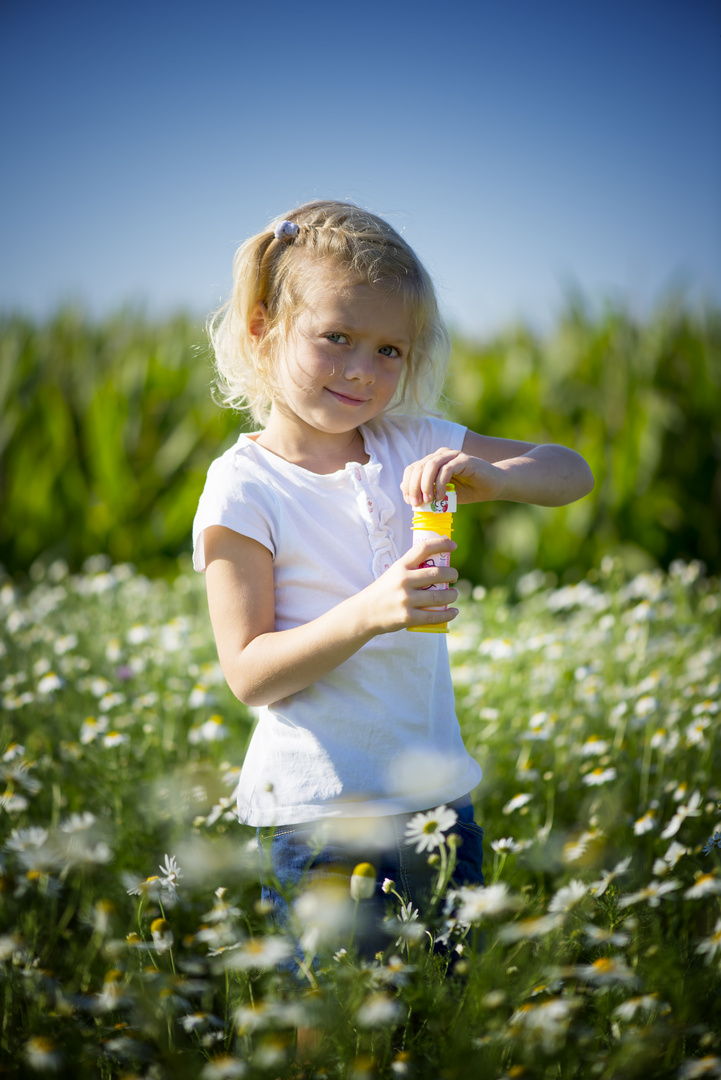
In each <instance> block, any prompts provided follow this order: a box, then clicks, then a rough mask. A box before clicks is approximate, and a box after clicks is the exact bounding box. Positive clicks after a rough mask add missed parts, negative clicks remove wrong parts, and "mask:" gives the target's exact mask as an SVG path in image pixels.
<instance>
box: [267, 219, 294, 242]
mask: <svg viewBox="0 0 721 1080" xmlns="http://www.w3.org/2000/svg"><path fill="white" fill-rule="evenodd" d="M299 228H300V226H299V225H297V224H296V222H295V221H279V222H278V224H277V225H276V227H275V228H274V229H273V236H274V237H275V238H276V240H294V239H295V237H296V236H297V235H298V229H299Z"/></svg>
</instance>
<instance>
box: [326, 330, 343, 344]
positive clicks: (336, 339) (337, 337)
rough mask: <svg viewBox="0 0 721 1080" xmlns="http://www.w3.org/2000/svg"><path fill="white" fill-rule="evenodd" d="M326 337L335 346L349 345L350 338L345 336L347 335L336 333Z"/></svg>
mask: <svg viewBox="0 0 721 1080" xmlns="http://www.w3.org/2000/svg"><path fill="white" fill-rule="evenodd" d="M325 336H326V337H327V339H328V341H332V342H333V344H334V345H347V344H348V338H347V337H346V336H345V334H340V333H336V332H334V333H332V334H326V335H325Z"/></svg>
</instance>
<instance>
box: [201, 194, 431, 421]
mask: <svg viewBox="0 0 721 1080" xmlns="http://www.w3.org/2000/svg"><path fill="white" fill-rule="evenodd" d="M283 220H287V221H292V222H294V223H295V224H296V225H297V226H298V230H297V232H296V233H295V235H294V236H291V237H289V238H285V239H276V237H275V234H274V225H273V224H271V225H270V226H269V227H268V228H267V229H266V230H264V231H263V232H261V233H258V234H257V235H256V236H252V237H251V238H250V239H249V240H246V241H245V243H244V244H242V245H241V246H240V247H239V248H238V250H237V252H236V254H235V258H234V260H233V291H232V293H231V296H230V299H229V300H228V301H227V302H226V303H225V304H223V306H222V307H221V308H219V309H218V310H217V311H216V312H215V313H214V314H213V315H212V316H211V318H210V319H209V321H208V333H209V335H210V340H211V342H212V345H213V349H214V351H215V363H216V369H217V380H216V385H217V390H218V394H219V397H220V400H221V402H222V404H224V405H227V406H228V407H230V408H235V409H248V411H249V412H250V413H251V415H252V416H253V418H254V419H255V420H256V421H257V422H258V423H259V424H263V423H264V422H265V421H266V419H267V417H268V413H269V411H270V407H271V404H272V402H273V398H274V394H275V393H277V383H276V381H275V379H274V376H275V369H276V363H277V358H278V355H279V351H280V348H281V347H282V344H283V342H284V341H285V339H286V337H287V335H288V333H289V332H290V330H291V326H292V322H293V319H294V318H295V317H296V316H297V315H298V314H299V312H300V311H301V310H302V308H303V305H304V302H305V300H306V298H307V296H308V293H309V290H311V289H312V286H313V279H314V276H315V270H316V266H315V260H316V259H320V260H325V261H326V263H327V262H328V261H330V262H331V263H333V264H335V265H338V266H340V267H341V268H343V269H345V270H346V271H347V272H348V275H349V277H350V278H354V279H357V280H359V281H362V282H364V283H367V284H369V285H371V286H372V287H373V288H377V289H379V290H380V291H382V292H384V293H393V294H399V295H401V296H402V297H403V299H404V302H405V304H406V305H407V310H408V312H409V315H410V318H411V326H412V342H411V347H410V350H409V352H408V356H407V359H406V363H405V365H404V369H403V374H402V375H401V379H400V381H399V385H398V389H397V390H396V393H395V395H394V397H393V400H392V401H391V403H390V405H389V406H388V410H386V411H390V410H393V411H395V412H401V413H431V412H434V411H435V410H436V408H437V404H438V400H439V398H440V396H441V391H442V389H443V383H444V381H445V376H446V371H447V368H448V357H449V352H450V346H449V338H448V332H447V331H446V328H445V326H444V324H443V321H442V319H441V316H440V313H439V310H438V302H437V300H436V294H435V290H434V288H433V283H432V282H431V279H430V277H429V275H428V273H427V272H426V270H425V269H424V268H423V266H422V265H421V263H420V262H419V260H418V259H417V257H416V255H415V254H414V252H413V251H412V249H411V248H410V247H409V246H408V244H407V243H406V242H405V240H403V239H402V237H401V236H399V234H398V233H397V232H396V231H395V229H393V228H392V227H391V226H390V225H389V224H388V223H387V222H385V221H383V220H382V218H379V217H376V215H375V214H371V213H369V212H368V211H367V210H361V209H360V208H359V207H357V206H354V205H352V204H351V203H343V202H333V201H328V202H311V203H306V204H305V205H304V206H300V207H298V208H297V209H296V210H292V211H291V212H290V213H289V214H287V215H286V218H285V219H283ZM259 302H261V303H263V304H264V305H265V307H266V309H267V312H266V319H265V326H264V332H263V335H262V341H260V342H259V341H258V340H257V339H255V338H254V337H253V335H252V334H251V321H252V320H253V316H254V313H255V312H256V310H257V305H258V303H259Z"/></svg>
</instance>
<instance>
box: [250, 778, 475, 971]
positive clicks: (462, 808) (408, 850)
mask: <svg viewBox="0 0 721 1080" xmlns="http://www.w3.org/2000/svg"><path fill="white" fill-rule="evenodd" d="M449 805H450V806H451V807H452V808H453V809H454V810H455V811H456V813H457V815H458V820H457V821H456V823H455V824H454V826H453V827H452V828H451V829H450V830H449V832H448V833H447V834H446V835H449V834H450V833H455V834H456V835H457V836H458V837H460V840H461V843H460V844H459V846H458V848H457V858H456V866H455V870H454V872H453V878H452V884H454V885H456V886H460V885H482V884H483V870H482V864H483V829H482V828H481V827H480V826H479V825H477V824H476V822H475V819H474V816H473V806H472V804H471V801H470V798H468V797H467V796H466V797H465V798H463V799H459V800H457V801H456V802H455V803H450V804H449ZM413 817H415V812H414V813H410V814H398V815H395V816H392V817H381V818H364V819H357V820H356V819H354V820H348V819H328V818H324V819H322V820H321V821H313V822H303V823H301V824H297V825H279V826H277V827H276V828H275V829H258V842H259V845H260V848H261V852H262V853H263V857H264V870H263V871H262V872H261V884H262V898H263V900H264V901H266V902H268V903H270V904H271V905H272V918H273V921H274V922H275V923H276V925H277V926H278V927H279V929H283V930H286V929H287V928H288V926H289V924H290V921H291V911H290V907H289V899H291V900H292V898H293V897H294V896H296V895H297V893H298V891H299V890H306V889H312V888H313V887H314V886H318V885H323V886H334V885H335V886H336V887H337V888H338V891H339V892H343V890H344V894H345V896H347V895H348V887H349V879H350V874H351V873H352V870H353V868H354V866H355V865H356V864H357V863H359V862H369V863H371V865H372V866H373V867H374V869H375V872H376V880H375V888H374V892H373V895H372V896H371V897H369V898H368V899H364V900H361V901H360V902H359V904H358V909H357V912H356V915H355V916H354V932H353V941H354V944H355V946H356V947H357V948H358V951H359V954H360V955H361V956H362V957H364V958H367V959H368V958H372V957H373V956H374V955H375V953H376V952H379V951H383V950H385V948H386V947H387V946H388V944H389V943H390V941H391V938H392V936H393V933H394V931H392V930H391V931H389V929H388V928H387V927H386V926H385V925H384V916H385V915H386V914H387V913H388V909H389V908H391V909H397V907H398V904H397V901H396V902H395V904H394V905H391V904H389V900H393V899H394V898H391V897H388V896H387V895H386V894H385V893H384V892H383V882H384V881H385V880H386V879H390V880H391V881H392V882H393V883H394V887H395V889H396V891H397V892H398V893H400V895H401V896H402V897H403V898H404V900H405V901H406V902H410V904H411V905H412V908H414V909H415V908H417V909H418V912H419V914H420V917H421V918H423V913H424V910H425V909H426V907H427V904H428V901H429V899H430V896H431V890H432V886H433V884H434V881H435V880H436V876H437V869H433V868H431V867H429V865H428V856H429V854H431V853H430V852H428V851H424V852H422V853H419V852H417V851H416V850H415V846H414V844H413V843H410V842H409V841H407V840H406V838H405V828H406V825H407V823H408V822H409V821H410V820H411V819H412V818H413ZM395 933H397V928H396V930H395Z"/></svg>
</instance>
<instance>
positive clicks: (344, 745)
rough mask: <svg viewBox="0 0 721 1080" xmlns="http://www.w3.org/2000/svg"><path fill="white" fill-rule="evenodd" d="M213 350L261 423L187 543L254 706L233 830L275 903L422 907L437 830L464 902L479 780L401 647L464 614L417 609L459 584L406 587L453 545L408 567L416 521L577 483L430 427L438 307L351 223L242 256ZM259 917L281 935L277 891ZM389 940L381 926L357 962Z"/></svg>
mask: <svg viewBox="0 0 721 1080" xmlns="http://www.w3.org/2000/svg"><path fill="white" fill-rule="evenodd" d="M211 337H212V341H213V345H214V348H215V355H216V361H217V367H218V373H219V386H220V388H221V391H222V394H223V398H224V401H225V403H226V404H227V405H230V406H235V407H247V408H249V409H250V411H251V413H252V415H253V417H254V419H255V420H256V421H257V423H258V430H257V431H256V432H255V433H254V434H250V435H241V436H240V437H239V439H238V441H237V443H236V444H235V446H233V447H232V448H231V449H230V450H228V451H227V452H226V453H225V454H223V455H222V457H220V458H218V459H217V460H216V461H215V462H213V464H212V465H211V467H210V470H209V472H208V478H207V483H206V486H205V490H204V492H203V495H202V497H201V500H200V505H199V507H198V512H197V516H196V519H195V524H194V530H193V534H194V544H195V553H194V564H195V567H196V569H198V570H204V571H205V572H206V577H207V589H208V601H209V605H210V614H211V620H212V624H213V630H214V633H215V639H216V643H217V647H218V654H219V657H220V662H221V665H222V668H223V671H224V673H225V676H226V678H227V680H228V683H229V685H230V687H231V689H232V690H233V692H234V694H235V695H236V696H237V697H238V698H239V699H240V700H241V701H243V702H245V703H246V704H247V705H250V706H256V707H260V715H259V720H258V724H257V727H256V729H255V732H254V734H253V737H252V740H251V743H250V747H249V749H248V754H247V757H246V760H245V763H244V766H243V769H242V773H241V780H240V785H239V789H238V812H239V816H240V819H241V821H244V822H246V823H247V824H249V825H255V826H258V827H259V828H260V829H261V833H263V830H266V829H267V830H269V834H268V835H269V837H270V840H269V842H270V844H271V849H272V863H273V869H274V873H275V875H276V876H277V879H278V880H279V881H280V883H281V885H282V886H283V893H285V891H286V889H287V888H288V887H289V886H291V885H292V884H293V883H294V882H298V881H299V880H300V879H301V878H303V880H304V882H305V883H306V884H307V883H308V881H310V880H312V877H313V875H314V874H318V875H322V876H323V877H324V878H325V879H327V877H328V875H329V874H330V875H333V874H345V875H346V881H347V874H348V868H352V866H353V864H354V862H356V861H358V860H359V858H363V859H364V860H367V861H368V862H370V863H372V864H373V866H374V867H375V869H376V872H377V883H376V897H377V898H378V901H380V899H382V896H381V889H382V883H383V881H384V879H386V878H391V879H393V881H395V883H396V886H397V888H399V890H402V891H403V892H404V893H405V894H406V896H407V897H408V898H409V899H410V900H411V901H412V902H413V903H418V902H419V901H421V900H422V895H423V891H424V889H425V888H427V887H428V885H429V881H430V873H431V871H430V870H429V868H428V865H427V853H424V852H418V851H417V850H416V848H418V847H419V846H420V847H423V845H419V844H418V843H417V840H418V835H417V834H418V833H419V830H420V831H421V832H422V831H423V830H424V829H425V832H426V834H431V833H432V832H433V830H434V829H443V830H444V831H445V832H446V833H447V831H448V830H449V829H450V830H451V831H455V832H456V833H457V835H458V837H459V838H460V843H459V841H456V842H457V843H459V847H458V863H457V866H456V871H455V875H454V880H455V881H456V883H457V884H470V883H481V882H482V880H483V879H482V874H481V859H482V851H481V836H482V831H481V829H480V828H479V827H478V826H477V825H476V824H475V822H474V820H473V809H472V804H471V799H470V792H471V790H472V789H473V788H474V787H475V786H476V784H477V783H478V781H479V780H480V778H481V769H480V767H479V765H478V764H477V762H476V761H475V760H474V759H473V758H472V757H471V756H470V755H469V754H468V753H467V751H466V750H465V748H464V746H463V741H462V738H461V734H460V730H459V725H458V721H457V719H456V715H455V710H454V698H453V688H452V685H451V678H450V672H449V664H448V653H447V648H446V640H445V637H444V636H443V634H441V633H408V632H407V630H408V628H409V627H412V626H418V625H433V624H438V623H442V622H446V621H448V620H450V619H454V618H455V617H456V615H457V614H458V611H457V609H455V608H450V609H448V610H437V609H433V608H432V607H429V594H428V592H427V591H426V590H427V589H428V587H429V586H430V585H439V584H442V585H446V586H448V591H447V592H445V593H444V599H446V600H447V601H449V602H451V603H452V602H453V601H454V600H455V599H456V598H457V595H458V594H457V592H456V590H455V589H454V588H453V583H454V582H455V580H456V578H457V574H456V571H455V570H453V569H452V568H443V567H438V566H433V565H427V566H423V567H421V564H424V563H427V562H429V560H432V559H433V557H434V556H436V555H438V554H439V553H440V552H442V551H449V550H450V551H452V550H453V549H454V548H455V544H454V543H453V542H452V541H451V540H447V539H444V540H435V541H432V542H430V541H427V542H425V543H423V545H422V546H418V547H413V548H412V547H411V541H412V536H411V521H412V516H413V508H414V507H415V506H417V505H418V504H420V503H423V502H426V501H428V500H429V499H430V498H432V497H433V496H434V495H441V494H442V493H443V492H445V489H446V485H447V484H448V483H449V482H451V481H453V483H454V484H455V487H456V491H457V494H458V501H459V503H463V502H475V501H482V500H486V499H509V500H513V501H516V502H533V503H538V504H540V505H542V506H558V505H562V504H564V503H568V502H572V501H573V500H575V499H578V498H580V497H581V496H582V495H585V494H586V493H587V492H588V491H590V489H591V487H592V486H593V479H592V477H591V473H590V471H589V469H588V466H587V465H586V463H585V461H584V460H583V459H582V458H581V457H580V456H579V455H578V454H576V453H575V452H574V451H572V450H567V449H565V448H564V447H560V446H551V445H543V446H538V445H535V444H533V443H529V442H520V441H515V440H506V439H497V438H493V437H489V436H486V435H480V434H476V433H474V432H471V431H467V430H466V429H465V428H464V427H462V426H461V425H459V424H455V423H451V422H450V421H448V420H445V419H441V418H440V417H439V416H438V414H437V413H436V412H435V409H436V404H437V400H438V397H439V394H440V390H441V388H442V386H443V381H444V377H445V373H446V365H447V358H448V336H447V333H446V331H445V329H444V327H443V324H442V322H441V319H440V317H439V313H438V307H437V302H436V297H435V294H434V290H433V286H432V284H431V281H430V279H429V277H428V275H427V273H426V271H425V270H424V269H423V267H422V266H421V264H420V263H419V261H418V259H417V258H416V256H415V255H414V253H413V251H412V250H411V249H410V248H409V247H408V245H407V244H406V243H405V241H404V240H403V239H402V238H401V237H400V236H399V235H398V234H397V233H396V232H395V230H394V229H392V228H391V226H390V225H388V224H387V223H386V222H384V221H382V220H381V219H380V218H377V217H375V216H374V215H373V214H370V213H367V212H366V211H364V210H360V209H359V208H358V207H356V206H352V205H349V204H346V203H339V202H314V203H309V204H307V205H305V206H301V207H299V208H298V209H296V210H294V211H292V212H291V213H289V214H288V215H287V219H285V220H283V221H281V222H280V223H278V224H276V225H275V226H269V227H268V229H266V230H265V231H263V232H261V233H259V234H258V235H257V236H255V237H253V238H252V239H251V240H248V241H247V242H246V243H245V244H243V245H242V246H241V248H240V249H239V250H238V252H237V254H236V257H235V262H234V284H233V293H232V297H231V299H230V300H229V301H228V303H227V304H226V305H225V307H223V308H221V310H220V312H219V313H218V314H217V316H216V318H215V320H214V322H213V324H212V327H211ZM419 567H421V568H420V569H419ZM432 595H433V597H434V599H435V601H436V603H437V600H438V596H437V593H434V594H432ZM433 808H437V811H436V812H435V813H433V814H429V816H428V817H427V818H422V819H417V820H416V821H415V822H414V824H413V826H411V828H410V829H409V830H408V833H409V835H408V836H407V835H406V831H407V827H408V824H409V821H410V819H412V818H413V817H414V816H415V815H417V814H418V812H419V811H431V810H432V809H433ZM319 825H322V826H323V827H324V828H323V833H322V835H323V840H322V842H321V841H319V840H318V826H319ZM332 826H335V828H333V827H332ZM414 834H415V836H416V842H410V841H411V839H412V836H413V835H414ZM265 895H266V897H267V898H268V899H270V900H272V901H273V903H274V904H275V908H276V914H277V916H278V917H279V918H280V919H281V920H282V919H284V918H287V909H285V907H284V905H285V900H284V898H283V895H282V893H277V892H275V891H274V890H273V889H272V888H270V887H266V889H265ZM387 941H388V938H383V936H382V930H381V929H380V928H377V931H376V936H375V939H373V937H372V935H371V939H369V940H368V941H366V942H365V946H364V947H365V948H366V951H375V948H376V947H380V948H383V947H384V945H385V944H386V942H387Z"/></svg>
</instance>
